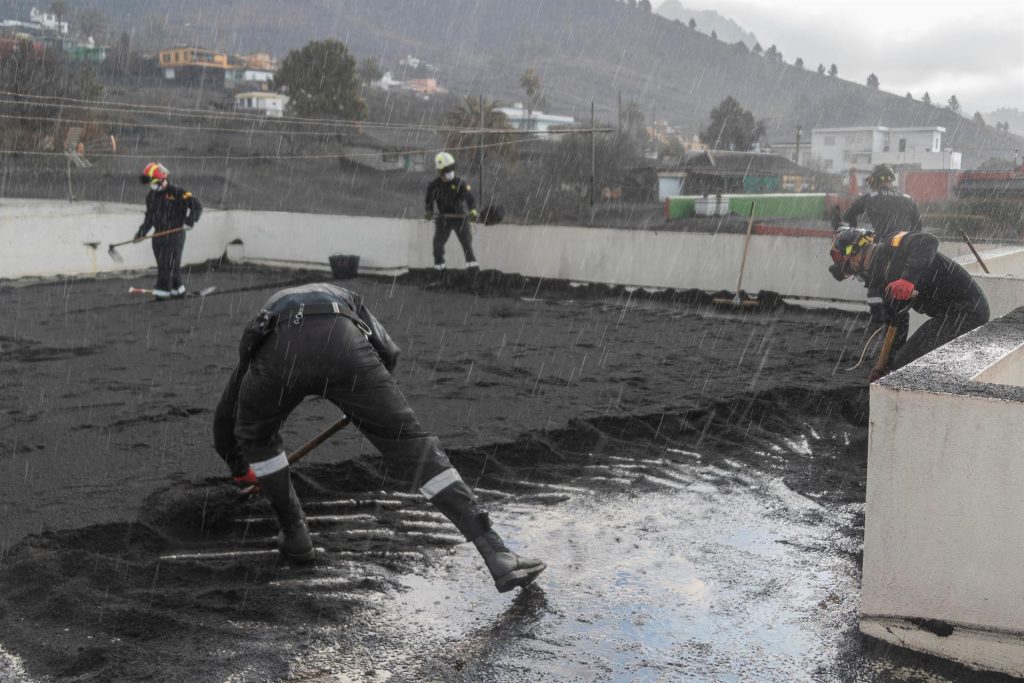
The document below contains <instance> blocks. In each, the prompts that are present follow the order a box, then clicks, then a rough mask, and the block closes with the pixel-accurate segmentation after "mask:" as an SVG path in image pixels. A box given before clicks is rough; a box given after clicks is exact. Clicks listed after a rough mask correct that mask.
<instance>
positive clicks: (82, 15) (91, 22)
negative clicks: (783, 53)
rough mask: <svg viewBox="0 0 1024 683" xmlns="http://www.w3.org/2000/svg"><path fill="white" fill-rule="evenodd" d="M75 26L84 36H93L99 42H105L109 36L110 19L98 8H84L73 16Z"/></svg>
mask: <svg viewBox="0 0 1024 683" xmlns="http://www.w3.org/2000/svg"><path fill="white" fill-rule="evenodd" d="M75 25H76V26H75V28H76V29H77V31H78V32H79V33H80V34H81V35H82V36H84V37H86V38H89V37H91V38H93V39H94V40H95V41H96V42H97V43H99V44H101V45H102V44H105V43H106V42H107V39H108V38H109V32H110V19H109V17H107V15H106V14H104V13H103V12H101V11H100V10H98V9H95V8H93V9H86V10H82V11H81V12H79V13H78V16H76V17H75Z"/></svg>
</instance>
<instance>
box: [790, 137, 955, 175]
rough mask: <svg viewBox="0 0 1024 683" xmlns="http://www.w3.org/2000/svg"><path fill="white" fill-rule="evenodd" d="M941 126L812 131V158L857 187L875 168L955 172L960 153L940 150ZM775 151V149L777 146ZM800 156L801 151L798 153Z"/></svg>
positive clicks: (824, 168)
mask: <svg viewBox="0 0 1024 683" xmlns="http://www.w3.org/2000/svg"><path fill="white" fill-rule="evenodd" d="M945 132H946V129H945V128H943V127H941V126H919V127H904V128H889V127H887V126H853V127H845V128H815V129H814V130H812V131H811V158H812V159H813V160H814V161H815V162H820V163H821V165H822V169H823V170H824V171H826V172H829V173H838V174H846V173H850V174H851V176H852V177H855V178H856V180H857V183H858V185H862V184H863V182H864V179H865V178H867V176H868V175H869V174H870V173H871V169H872V168H873V167H874V166H875V165H877V164H883V163H884V164H890V165H892V166H894V167H896V169H897V172H898V171H899V167H904V168H911V167H912V168H917V169H920V170H926V171H927V170H957V169H959V168H960V159H961V154H960V152H955V151H953V150H950V149H948V148H947V149H943V147H942V135H943V133H945ZM776 149H778V146H776ZM801 152H802V150H801Z"/></svg>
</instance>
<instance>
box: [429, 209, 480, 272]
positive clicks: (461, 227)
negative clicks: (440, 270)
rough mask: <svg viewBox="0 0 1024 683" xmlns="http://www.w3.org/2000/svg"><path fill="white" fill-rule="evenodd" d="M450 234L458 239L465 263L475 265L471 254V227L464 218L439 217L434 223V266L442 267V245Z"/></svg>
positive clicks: (474, 257)
mask: <svg viewBox="0 0 1024 683" xmlns="http://www.w3.org/2000/svg"><path fill="white" fill-rule="evenodd" d="M452 232H454V233H455V236H456V237H457V238H459V244H461V245H462V253H463V254H464V255H465V257H466V263H476V256H475V255H474V254H473V227H472V225H471V224H470V222H469V221H468V220H466V219H465V218H446V217H444V216H441V217H439V218H437V219H436V220H435V221H434V265H435V266H443V265H444V245H445V244H447V243H448V238H449V237H451V234H452Z"/></svg>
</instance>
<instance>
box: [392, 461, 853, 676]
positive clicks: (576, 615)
mask: <svg viewBox="0 0 1024 683" xmlns="http://www.w3.org/2000/svg"><path fill="white" fill-rule="evenodd" d="M770 483H771V482H766V481H761V482H760V484H759V485H757V486H754V487H753V488H745V487H741V488H735V487H733V488H730V487H728V486H719V487H718V489H717V495H708V494H710V493H711V487H708V488H707V490H704V491H702V492H701V495H692V493H689V492H685V491H676V492H657V493H644V494H642V495H625V494H619V495H611V496H593V495H588V496H580V497H577V498H574V499H573V500H572V501H570V502H568V503H566V504H563V505H560V506H557V507H547V508H539V509H537V510H535V512H536V514H535V515H533V518H532V519H531V520H530V521H529V522H528V523H525V524H524V525H523V526H521V527H520V526H515V527H513V526H507V525H506V526H499V531H501V532H502V533H503V534H504V535H506V536H507V537H508V539H509V545H510V546H513V547H514V548H515V549H518V550H520V551H521V552H524V553H527V554H534V555H537V556H539V557H542V558H543V559H544V560H545V561H546V562H547V563H548V566H549V569H548V570H547V571H546V572H545V573H544V574H543V575H542V576H541V579H540V581H539V582H538V587H537V589H533V590H530V591H526V592H523V593H522V594H520V595H518V597H515V598H512V599H511V600H510V598H509V596H501V595H498V594H497V593H495V592H493V589H492V587H491V583H490V581H489V577H488V576H487V574H486V571H485V570H484V569H483V568H482V566H481V564H480V562H479V559H478V558H477V557H476V553H475V551H474V550H473V549H472V546H470V545H469V544H462V545H460V546H458V547H457V548H455V549H454V550H453V551H452V554H451V555H450V556H449V557H448V558H447V559H446V561H445V562H444V563H443V565H444V566H442V567H438V568H435V569H432V570H431V571H429V572H426V573H425V574H424V575H421V576H407V577H404V578H403V579H402V582H403V583H404V584H405V586H406V588H407V589H408V590H407V591H405V592H403V593H401V594H399V595H397V596H395V597H394V598H392V599H391V600H389V601H388V603H387V604H386V606H385V610H386V613H385V618H384V619H383V620H382V621H383V622H384V623H387V624H391V625H392V626H397V627H398V628H399V633H398V634H396V636H397V642H400V643H401V645H402V647H401V649H400V650H399V649H398V648H395V650H394V651H392V652H391V653H385V652H381V653H380V655H381V657H382V659H390V661H387V662H384V661H374V665H375V666H383V667H384V668H388V669H389V670H402V671H409V670H410V667H411V668H412V669H416V670H417V671H418V672H419V673H420V674H421V675H422V674H424V669H423V668H422V664H416V661H417V660H419V661H420V662H422V661H424V660H430V661H432V662H433V664H431V665H430V666H428V667H427V669H428V670H430V671H432V672H433V675H438V671H439V669H437V667H444V666H448V664H444V663H440V662H439V661H438V660H439V659H443V660H446V661H447V662H448V663H449V664H450V663H451V662H457V664H456V669H455V670H453V671H450V672H449V675H451V676H453V677H452V678H445V680H465V681H501V680H508V674H509V673H510V672H512V671H515V672H516V676H517V677H516V680H531V681H556V680H557V681H566V680H581V681H665V680H672V681H684V680H702V681H704V680H716V681H732V680H751V679H760V680H765V679H773V680H774V679H779V677H782V678H784V679H787V680H809V679H810V678H811V677H812V676H813V672H814V671H815V670H817V669H819V667H820V666H821V665H822V662H823V660H825V661H826V662H827V661H828V660H829V659H834V657H835V656H836V655H835V653H836V651H837V650H838V649H839V648H838V646H839V644H840V641H842V640H843V639H848V638H849V636H850V633H849V628H848V624H847V625H846V626H845V627H842V628H836V626H835V619H834V618H827V617H824V616H823V614H822V612H823V607H822V605H829V604H831V603H830V600H829V598H830V596H832V595H835V594H839V595H849V594H851V593H853V592H855V591H856V589H857V578H856V576H857V574H856V568H855V567H854V566H853V565H852V562H851V561H850V560H848V559H844V558H843V557H839V556H837V555H836V554H835V553H834V552H829V551H828V550H827V548H829V543H828V541H829V536H830V535H831V534H834V533H836V526H835V525H834V524H832V523H822V521H821V520H820V519H818V520H815V521H814V522H811V521H805V520H804V519H803V517H804V515H803V514H802V510H801V508H800V506H799V505H798V506H797V507H796V509H795V510H793V514H785V513H784V512H782V513H781V514H780V510H785V509H786V507H787V501H786V498H787V495H785V494H784V491H788V489H784V487H776V486H771V485H770ZM780 488H781V489H783V491H780ZM779 493H783V496H782V497H780V496H779V495H778V494H779ZM788 495H789V496H792V497H793V498H794V499H799V500H801V501H802V500H803V499H802V498H801V497H800V496H796V495H795V494H792V493H791V492H790V493H789V494H788ZM790 502H796V501H795V500H794V501H790ZM501 512H502V511H501V510H500V509H499V510H496V511H495V515H494V516H495V519H498V520H504V521H506V522H508V521H512V522H518V519H516V517H515V516H512V517H509V516H508V515H502V514H501ZM808 548H821V551H818V552H815V551H811V552H809V551H808V550H807V549H808ZM824 609H825V610H828V609H830V608H829V607H825V608H824ZM834 609H839V608H838V607H836V608H834ZM843 609H848V608H847V607H844V608H843ZM832 616H833V617H834V616H835V615H832ZM438 653H445V654H444V656H443V657H439V655H438ZM430 667H434V668H430Z"/></svg>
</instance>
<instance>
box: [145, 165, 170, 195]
mask: <svg viewBox="0 0 1024 683" xmlns="http://www.w3.org/2000/svg"><path fill="white" fill-rule="evenodd" d="M168 175H169V173H168V171H167V168H166V167H164V165H163V164H158V163H157V162H155V161H154V162H151V163H149V164H146V168H144V169H143V170H142V175H141V176H139V180H140V181H141V182H142V183H144V184H149V186H150V187H153V188H154V189H155V188H156V187H159V185H160V184H161V183H163V181H165V180H167V176H168Z"/></svg>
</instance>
